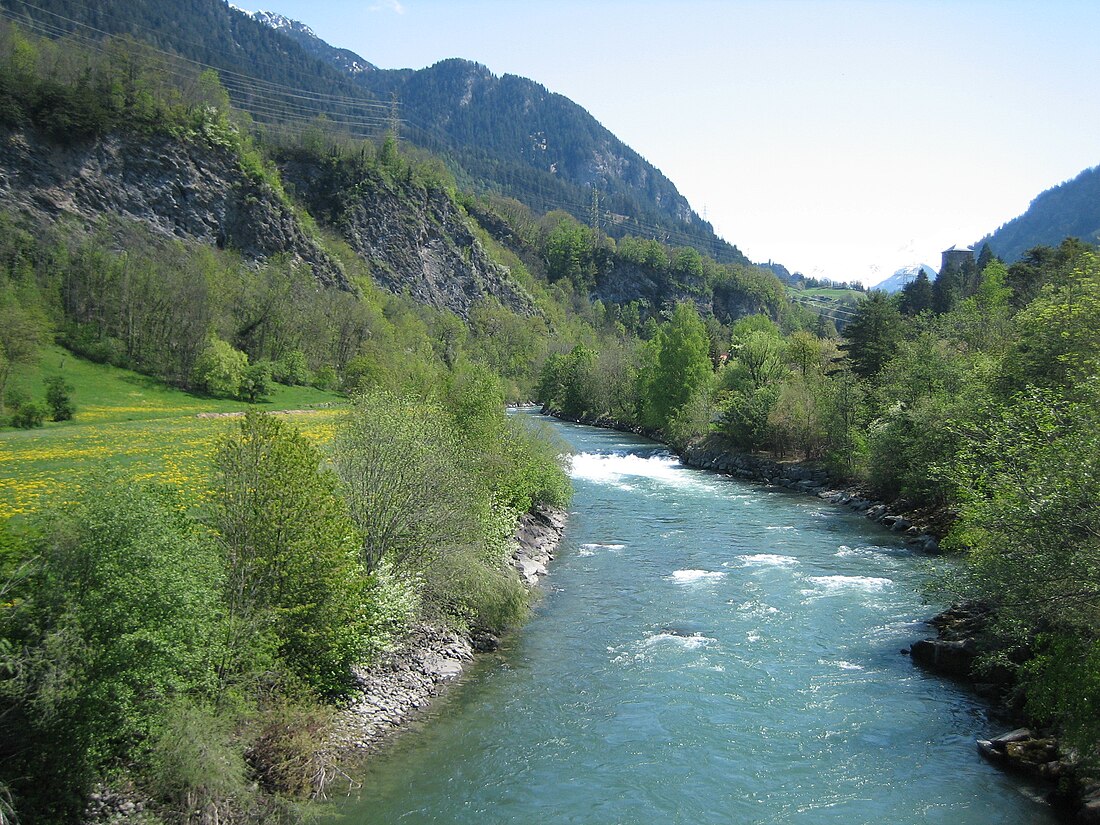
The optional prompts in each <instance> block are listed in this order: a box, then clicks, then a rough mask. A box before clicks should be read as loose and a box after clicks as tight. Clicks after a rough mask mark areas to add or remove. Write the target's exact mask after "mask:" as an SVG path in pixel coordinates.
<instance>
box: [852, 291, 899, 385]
mask: <svg viewBox="0 0 1100 825" xmlns="http://www.w3.org/2000/svg"><path fill="white" fill-rule="evenodd" d="M902 332H903V323H902V317H901V313H899V312H898V309H897V306H895V304H894V301H893V300H892V299H891V298H890V296H888V295H887V294H886V293H885V292H882V291H880V290H874V291H872V292H870V293H869V294H868V295H867V297H866V298H865V299H864V300H862V301H860V302H859V305H858V306H857V307H856V315H855V317H854V318H853V319H852V320H851V322H850V323H849V324H848V325H847V326H846V327H844V338H845V339H846V341H847V343H846V344H845V345H844V346H842V347H841V349H847V351H848V358H849V360H850V361H851V362H852V372H854V373H855V374H856V375H859V376H860V377H862V378H870V377H872V376H874V375H875V374H877V373H878V371H879V370H881V369H882V367H883V365H885V364H886V362H887V361H888V360H889V359H890V357H891V356H892V355H893V354H894V352H895V351H896V350H897V347H898V343H899V342H900V341H901V338H902Z"/></svg>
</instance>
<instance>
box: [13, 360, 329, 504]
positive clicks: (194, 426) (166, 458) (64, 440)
mask: <svg viewBox="0 0 1100 825" xmlns="http://www.w3.org/2000/svg"><path fill="white" fill-rule="evenodd" d="M52 375H62V376H64V378H65V381H66V382H67V383H68V384H69V385H70V386H72V387H73V391H72V399H73V402H74V403H75V404H76V415H75V417H74V418H73V420H72V421H66V422H61V423H55V422H47V423H46V425H45V426H44V427H43V428H41V429H33V430H15V429H2V430H0V518H5V517H8V516H13V515H21V514H26V513H30V512H33V511H38V510H43V509H46V508H49V507H52V506H58V505H60V504H62V503H64V502H65V501H68V500H70V499H71V498H72V497H73V496H74V495H75V493H76V492H77V491H79V489H80V488H81V485H82V484H83V482H84V480H85V479H87V478H88V477H89V476H90V475H91V474H93V473H96V472H99V471H103V470H108V469H112V468H114V469H118V470H120V471H122V472H123V473H125V474H126V475H127V476H129V477H131V478H133V479H135V480H141V481H153V482H158V483H165V484H170V485H173V486H175V487H178V488H179V489H181V490H182V491H184V493H185V494H186V496H187V499H188V500H189V501H191V502H193V503H196V504H197V503H200V502H201V501H202V498H203V496H204V492H205V489H206V486H207V478H208V476H209V473H210V467H211V464H210V461H211V457H212V455H213V452H214V450H215V447H216V443H217V441H218V439H219V438H220V437H221V436H223V435H224V434H225V432H226V429H227V428H228V427H230V426H232V424H233V419H232V418H226V417H218V416H207V415H204V414H207V413H231V412H238V411H241V410H244V409H246V408H247V406H248V405H247V404H245V403H244V402H240V401H231V400H227V399H216V398H205V397H202V396H198V395H192V394H190V393H186V392H181V391H179V390H175V389H172V388H171V387H168V386H165V385H164V384H162V383H161V382H159V381H156V380H154V379H151V378H148V377H146V376H143V375H138V374H137V373H134V372H130V371H128V370H122V369H117V368H115V367H110V366H106V365H103V364H95V363H92V362H89V361H85V360H83V359H80V358H76V357H75V356H73V355H72V354H70V353H68V352H66V351H64V350H62V349H60V348H56V347H51V348H48V349H46V350H44V351H43V354H42V358H41V360H40V362H39V364H38V365H37V367H36V368H34V369H27V370H24V371H23V372H22V373H20V374H19V375H18V376H17V377H16V379H15V381H14V383H15V384H16V385H17V386H18V387H19V389H21V390H22V391H24V392H25V393H26V394H27V395H29V396H30V397H32V398H36V399H41V398H42V397H43V396H44V394H45V390H44V386H43V382H44V381H45V380H46V379H47V378H49V377H50V376H52ZM344 403H345V400H344V399H343V398H342V397H341V396H338V395H336V394H334V393H328V392H322V391H320V390H316V389H313V388H312V387H284V386H281V385H276V389H275V391H274V392H273V393H272V395H271V397H270V398H269V399H268V400H267V401H265V402H263V403H261V404H258V405H256V406H258V407H259V408H260V409H263V410H269V411H282V410H295V411H298V412H292V413H288V417H289V418H290V419H291V420H293V421H294V423H295V424H296V426H298V428H299V429H301V430H302V431H303V432H304V433H305V434H306V435H307V436H309V437H311V438H313V439H315V440H317V441H318V442H324V441H327V440H329V439H330V438H331V434H332V429H333V427H334V426H335V422H336V419H337V418H338V417H339V416H340V415H341V414H342V409H341V408H342V406H343V405H344Z"/></svg>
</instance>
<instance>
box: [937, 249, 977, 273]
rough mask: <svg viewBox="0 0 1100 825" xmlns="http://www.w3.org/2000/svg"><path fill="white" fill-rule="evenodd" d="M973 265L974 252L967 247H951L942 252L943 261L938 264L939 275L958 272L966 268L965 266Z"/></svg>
mask: <svg viewBox="0 0 1100 825" xmlns="http://www.w3.org/2000/svg"><path fill="white" fill-rule="evenodd" d="M968 263H970V264H973V263H974V250H973V249H972V248H971V247H969V246H962V247H960V246H953V247H951V248H950V249H945V250H944V251H943V261H942V263H941V264H940V275H943V274H945V273H948V272H960V271H962V270H963V269H966V268H967V264H968Z"/></svg>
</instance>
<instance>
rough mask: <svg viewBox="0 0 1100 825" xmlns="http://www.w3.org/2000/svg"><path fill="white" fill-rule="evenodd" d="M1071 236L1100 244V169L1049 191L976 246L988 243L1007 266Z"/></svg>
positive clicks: (1086, 172) (1095, 167) (1095, 169)
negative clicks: (1041, 247)
mask: <svg viewBox="0 0 1100 825" xmlns="http://www.w3.org/2000/svg"><path fill="white" fill-rule="evenodd" d="M1068 237H1074V238H1079V239H1081V240H1082V241H1084V242H1085V243H1089V244H1093V245H1095V244H1097V243H1098V242H1100V166H1094V167H1093V168H1091V169H1086V170H1085V171H1084V172H1082V173H1081V174H1079V175H1078V176H1077V177H1075V178H1074V179H1073V180H1069V181H1066V182H1065V183H1061V184H1059V185H1058V186H1055V187H1053V188H1051V189H1048V190H1046V191H1045V192H1043V193H1042V194H1040V195H1039V196H1038V197H1036V198H1035V200H1033V201H1032V202H1031V205H1030V206H1029V207H1028V209H1027V211H1026V212H1024V214H1022V215H1020V216H1019V217H1018V218H1013V219H1012V220H1010V221H1009V222H1008V223H1006V224H1004V226H1002V227H1001V228H1000V229H998V230H997V231H996V232H993V233H992V234H989V235H986V236H985V237H984V238H982V240H980V241H978V243H976V244H975V245H974V248H975V249H980V248H981V246H982V244H984V243H988V244H989V248H990V249H991V250H993V254H995V255H996V256H997V257H999V258H1001V260H1003V261H1005V262H1006V263H1012V262H1013V261H1017V260H1019V259H1020V258H1021V257H1022V256H1023V254H1024V253H1025V252H1026V251H1027V250H1029V249H1031V248H1032V247H1034V246H1052V247H1053V246H1058V244H1059V243H1061V242H1062V240H1063V239H1065V238H1068Z"/></svg>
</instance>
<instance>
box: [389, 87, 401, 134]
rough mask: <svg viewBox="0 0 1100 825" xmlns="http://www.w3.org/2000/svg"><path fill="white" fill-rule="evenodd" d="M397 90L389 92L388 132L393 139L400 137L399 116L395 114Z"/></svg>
mask: <svg viewBox="0 0 1100 825" xmlns="http://www.w3.org/2000/svg"><path fill="white" fill-rule="evenodd" d="M397 107H398V102H397V92H396V91H394V92H390V133H391V134H392V135H393V139H394V140H395V141H397V140H400V139H401V131H400V130H401V118H399V117H398V116H397Z"/></svg>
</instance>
